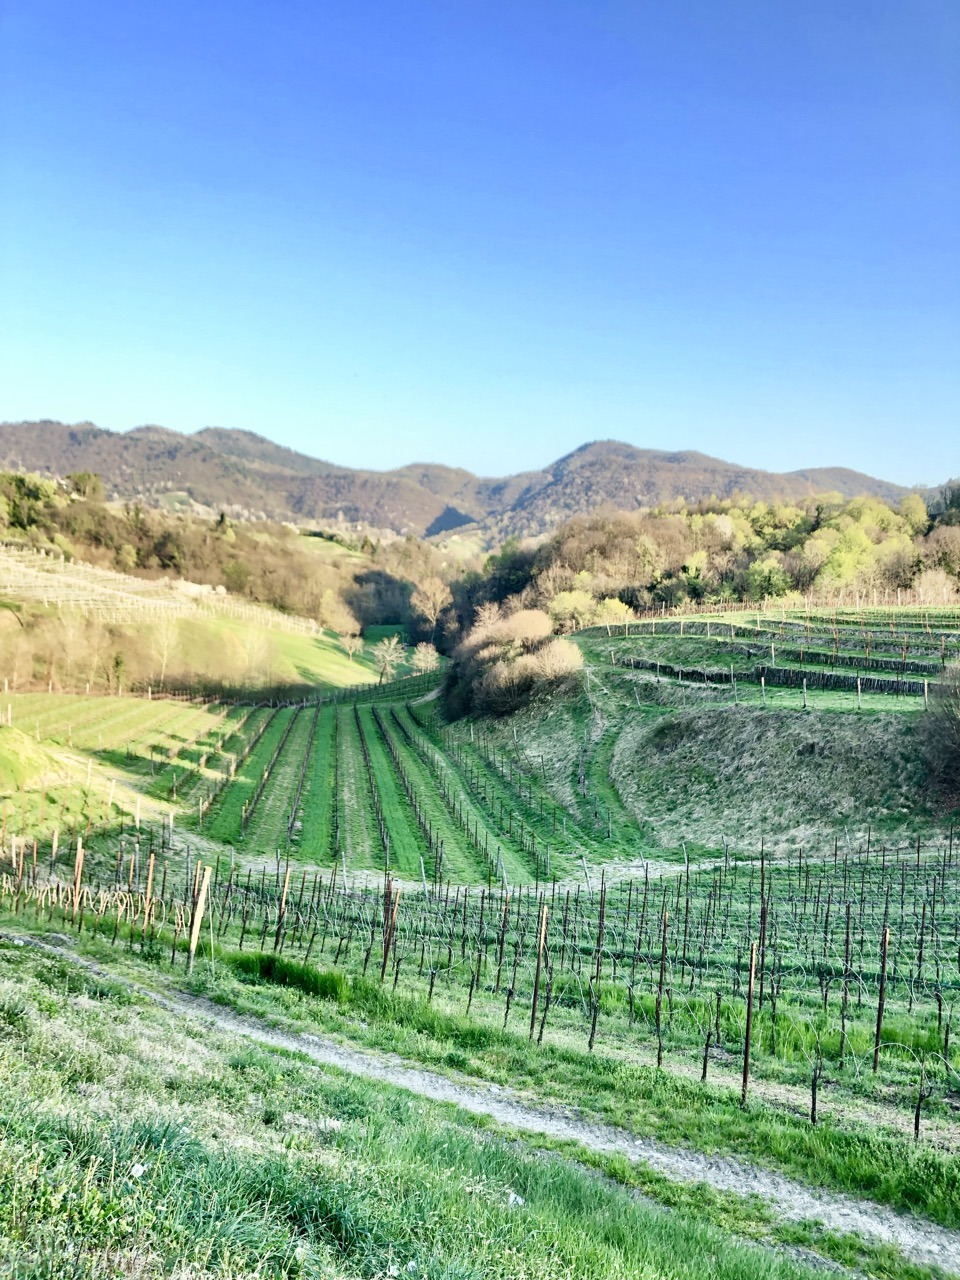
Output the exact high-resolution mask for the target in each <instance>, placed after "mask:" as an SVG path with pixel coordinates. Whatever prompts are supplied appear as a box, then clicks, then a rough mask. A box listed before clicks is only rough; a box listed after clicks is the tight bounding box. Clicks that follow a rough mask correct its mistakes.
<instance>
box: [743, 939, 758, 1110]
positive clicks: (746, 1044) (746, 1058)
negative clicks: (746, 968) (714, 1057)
mask: <svg viewBox="0 0 960 1280" xmlns="http://www.w3.org/2000/svg"><path fill="white" fill-rule="evenodd" d="M756 971H757V944H756V943H755V942H751V943H750V977H749V980H748V982H747V1025H746V1029H745V1031H744V1037H743V1083H742V1085H741V1087H740V1106H741V1107H745V1106H746V1105H747V1089H748V1087H749V1085H750V1037H751V1035H752V1034H753V983H754V978H755V976H756Z"/></svg>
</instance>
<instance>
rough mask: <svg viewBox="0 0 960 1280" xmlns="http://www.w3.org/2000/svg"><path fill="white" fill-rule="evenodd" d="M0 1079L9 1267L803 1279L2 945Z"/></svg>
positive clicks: (459, 1278) (673, 1220)
mask: <svg viewBox="0 0 960 1280" xmlns="http://www.w3.org/2000/svg"><path fill="white" fill-rule="evenodd" d="M0 1080H2V1083H3V1089H2V1092H0V1252H2V1254H3V1256H4V1258H5V1260H6V1261H7V1263H8V1264H10V1265H11V1266H12V1268H13V1272H15V1273H16V1274H17V1275H19V1276H23V1277H36V1278H39V1277H41V1276H54V1275H56V1276H58V1277H65V1278H66V1280H81V1278H83V1280H86V1278H90V1280H94V1278H96V1280H101V1278H103V1280H105V1278H106V1277H108V1276H109V1277H112V1276H116V1275H118V1274H124V1275H133V1274H144V1275H147V1274H149V1275H166V1274H178V1275H185V1274H186V1273H187V1271H188V1270H189V1272H190V1274H196V1275H201V1274H202V1275H210V1274H216V1275H218V1276H220V1277H222V1278H223V1280H241V1277H249V1276H252V1275H254V1274H256V1275H263V1276H267V1275H269V1276H272V1277H276V1278H279V1277H291V1278H292V1277H331V1278H332V1277H334V1276H336V1277H343V1278H347V1277H371V1278H372V1277H378V1276H386V1275H401V1274H411V1275H420V1276H424V1277H434V1278H435V1280H479V1278H480V1277H481V1276H482V1277H492V1278H495V1277H501V1278H503V1280H507V1278H508V1277H509V1278H511V1280H515V1278H516V1277H519V1276H523V1277H524V1278H525V1280H539V1278H540V1277H543V1278H544V1280H545V1278H546V1277H550V1278H551V1280H553V1278H555V1277H556V1278H559V1280H573V1278H574V1277H577V1278H578V1280H618V1278H622V1280H627V1278H628V1277H630V1278H635V1277H649V1278H650V1280H653V1278H654V1277H662V1280H674V1278H677V1280H680V1278H681V1277H691V1278H692V1277H699V1276H702V1275H704V1274H709V1275H711V1276H713V1277H716V1278H717V1280H727V1278H728V1277H729V1280H761V1278H768V1280H780V1278H781V1277H782V1278H783V1280H788V1277H794V1278H796V1280H800V1278H801V1277H806V1276H809V1275H811V1274H812V1272H810V1271H808V1270H807V1268H805V1267H804V1266H802V1265H801V1264H800V1263H796V1262H793V1261H791V1260H789V1259H786V1258H776V1257H773V1256H771V1255H770V1254H768V1253H764V1252H762V1251H759V1250H756V1249H752V1248H749V1247H744V1246H743V1245H740V1244H737V1243H736V1242H734V1241H732V1240H731V1239H730V1237H729V1236H726V1235H725V1234H724V1233H723V1232H721V1231H718V1230H716V1229H715V1228H712V1227H709V1226H704V1225H701V1224H700V1223H698V1222H697V1221H695V1220H688V1219H687V1218H685V1217H681V1216H680V1215H677V1214H669V1213H665V1212H663V1211H661V1210H658V1209H656V1208H654V1207H651V1206H648V1205H646V1204H643V1203H640V1202H637V1201H636V1200H633V1199H631V1198H630V1197H629V1196H628V1195H626V1194H625V1193H624V1192H622V1191H621V1190H619V1189H617V1188H616V1187H615V1186H613V1185H611V1184H610V1183H608V1182H604V1181H601V1180H598V1179H597V1178H596V1177H594V1176H591V1175H590V1174H588V1173H586V1172H584V1171H583V1170H582V1169H579V1168H578V1167H577V1166H575V1165H570V1164H568V1163H566V1162H565V1161H562V1160H547V1159H544V1157H543V1156H542V1155H538V1154H536V1153H535V1152H532V1151H531V1150H530V1149H529V1148H527V1147H526V1145H525V1144H524V1143H523V1142H520V1143H505V1142H502V1141H500V1140H497V1139H496V1138H493V1137H490V1136H487V1135H484V1134H483V1133H481V1132H478V1130H477V1127H476V1125H475V1124H471V1123H470V1122H469V1121H467V1120H465V1119H462V1118H461V1117H460V1116H459V1115H458V1114H457V1113H455V1112H452V1111H450V1110H449V1109H445V1108H442V1107H439V1106H435V1105H432V1104H430V1103H426V1102H422V1101H418V1102H417V1103H416V1105H414V1103H413V1101H412V1100H411V1099H410V1098H409V1096H407V1095H405V1094H403V1093H402V1092H400V1091H398V1090H394V1089H391V1088H389V1087H387V1086H383V1085H377V1084H373V1083H371V1082H369V1081H364V1082H353V1081H350V1080H349V1079H346V1078H344V1077H342V1076H341V1075H339V1074H338V1073H337V1072H335V1071H332V1070H329V1069H323V1070H321V1069H319V1068H316V1067H315V1066H313V1065H312V1064H309V1063H307V1062H305V1061H301V1060H297V1059H296V1058H293V1057H290V1056H288V1055H282V1054H280V1053H270V1052H267V1051H265V1050H263V1049H260V1048H257V1047H253V1046H251V1045H250V1044H249V1043H248V1042H245V1041H244V1040H243V1039H242V1038H239V1037H231V1036H227V1035H224V1034H221V1033H211V1032H210V1031H209V1030H207V1029H204V1028H202V1027H200V1026H191V1025H189V1024H186V1025H185V1024H184V1022H183V1020H182V1019H180V1018H178V1017H176V1016H174V1015H171V1014H169V1013H166V1012H164V1011H163V1010H161V1009H159V1008H157V1007H155V1006H152V1005H149V1004H141V1003H139V1002H138V1001H136V1000H135V999H132V998H131V997H129V996H128V995H127V994H126V993H125V992H124V991H123V990H122V989H121V988H119V987H114V986H112V985H111V984H109V983H104V982H103V981H102V980H97V979H93V978H91V977H89V976H87V975H85V974H84V973H83V972H82V970H80V969H78V968H75V967H74V966H72V965H70V964H69V963H68V962H63V961H58V960H52V959H48V958H45V957H38V956H33V955H31V954H29V953H24V952H23V951H22V950H21V949H18V948H15V947H12V946H10V945H9V944H6V943H3V944H0Z"/></svg>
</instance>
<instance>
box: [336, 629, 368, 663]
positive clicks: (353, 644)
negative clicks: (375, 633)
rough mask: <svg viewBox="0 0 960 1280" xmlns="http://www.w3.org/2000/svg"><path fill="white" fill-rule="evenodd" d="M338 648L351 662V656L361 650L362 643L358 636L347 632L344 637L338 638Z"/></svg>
mask: <svg viewBox="0 0 960 1280" xmlns="http://www.w3.org/2000/svg"><path fill="white" fill-rule="evenodd" d="M340 648H341V649H342V650H343V651H344V653H345V654H346V655H347V657H348V658H349V659H350V661H351V662H352V661H353V655H354V654H355V653H359V652H360V650H361V649H362V648H363V641H362V640H361V638H360V636H359V635H358V634H356V633H355V632H349V631H348V632H347V634H346V635H342V636H341V637H340Z"/></svg>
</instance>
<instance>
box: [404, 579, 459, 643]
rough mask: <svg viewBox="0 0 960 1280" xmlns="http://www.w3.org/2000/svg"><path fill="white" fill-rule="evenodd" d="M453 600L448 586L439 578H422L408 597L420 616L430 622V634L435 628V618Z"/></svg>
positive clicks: (434, 632) (432, 633)
mask: <svg viewBox="0 0 960 1280" xmlns="http://www.w3.org/2000/svg"><path fill="white" fill-rule="evenodd" d="M452 600H453V596H452V595H451V594H450V588H449V587H448V586H447V584H446V583H445V582H443V581H442V580H441V579H440V578H434V577H430V578H424V580H423V581H422V582H421V583H420V585H419V587H417V589H416V591H414V593H413V595H412V596H411V597H410V603H411V604H412V605H413V607H414V609H416V611H417V613H418V614H420V616H421V617H422V618H425V619H426V620H427V622H429V623H430V635H431V636H434V635H435V634H436V630H437V619H438V618H439V617H440V614H441V612H442V611H443V610H444V609H445V608H446V607H447V605H448V604H450V602H451V601H452Z"/></svg>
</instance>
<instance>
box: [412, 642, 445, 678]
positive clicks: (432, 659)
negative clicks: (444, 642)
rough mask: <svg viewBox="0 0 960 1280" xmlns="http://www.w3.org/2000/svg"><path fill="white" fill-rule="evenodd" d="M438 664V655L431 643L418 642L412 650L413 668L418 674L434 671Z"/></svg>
mask: <svg viewBox="0 0 960 1280" xmlns="http://www.w3.org/2000/svg"><path fill="white" fill-rule="evenodd" d="M439 665H440V657H439V654H438V653H437V651H436V649H435V648H434V647H433V645H432V644H425V643H422V644H418V645H417V647H416V649H414V651H413V669H414V671H416V672H417V674H418V675H425V674H426V673H427V672H428V671H436V669H437V667H438V666H439Z"/></svg>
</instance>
